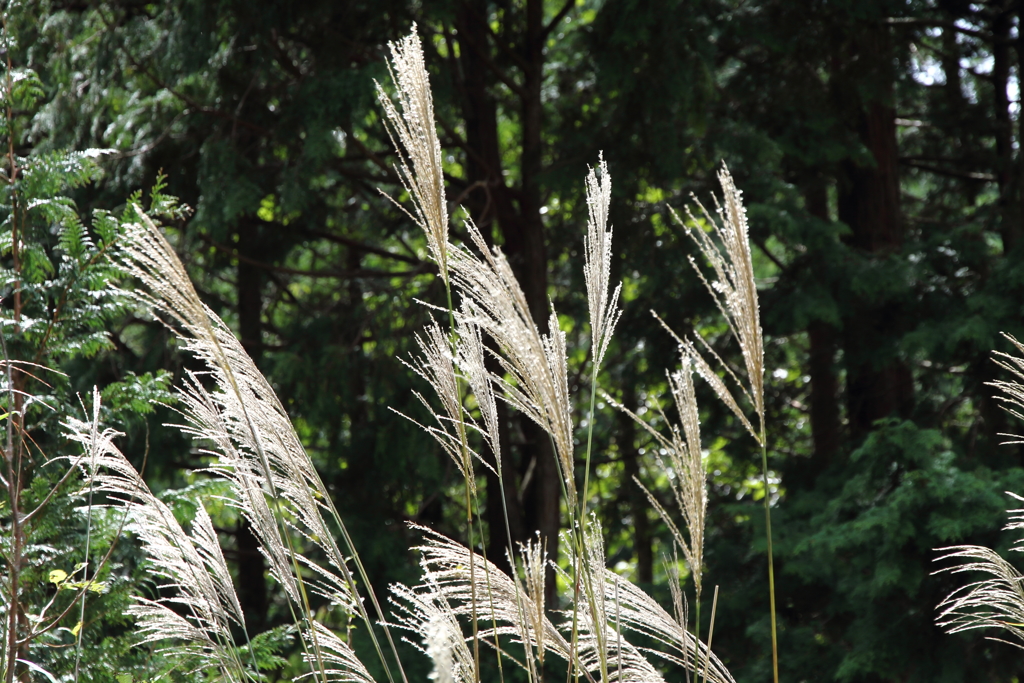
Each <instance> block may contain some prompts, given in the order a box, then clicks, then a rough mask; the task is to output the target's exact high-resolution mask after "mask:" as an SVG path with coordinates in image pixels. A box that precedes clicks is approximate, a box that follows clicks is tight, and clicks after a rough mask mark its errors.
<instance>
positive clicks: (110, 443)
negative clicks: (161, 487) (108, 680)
mask: <svg viewBox="0 0 1024 683" xmlns="http://www.w3.org/2000/svg"><path fill="white" fill-rule="evenodd" d="M93 402H94V411H93V420H92V421H90V422H83V421H80V420H75V419H71V420H69V421H68V423H67V424H66V425H65V428H66V430H67V431H66V435H67V437H68V438H69V439H70V440H71V441H74V442H78V443H79V444H81V446H82V448H83V449H84V451H85V453H86V458H85V459H87V460H89V461H90V466H89V467H88V469H86V468H85V467H84V465H82V463H81V462H79V466H80V467H81V468H82V469H83V473H84V474H85V475H86V477H87V481H88V482H89V486H90V488H91V489H92V491H94V492H95V493H99V494H102V495H105V496H106V497H107V500H108V505H109V506H110V507H112V508H115V509H120V510H124V511H125V513H126V514H127V524H126V526H125V530H126V531H128V532H132V533H134V534H136V536H137V537H138V539H139V541H140V542H141V544H142V549H143V551H144V552H145V553H146V555H147V556H148V557H149V559H150V565H151V570H150V571H151V572H152V574H153V575H154V576H155V577H157V578H158V580H159V581H160V586H161V588H162V589H163V590H167V591H169V592H170V593H171V595H169V596H168V597H163V598H159V599H156V600H149V599H146V598H142V597H135V598H134V600H135V604H134V605H132V606H130V607H129V608H128V610H127V612H128V614H129V615H131V616H133V617H135V618H136V620H137V633H138V636H139V638H140V640H139V642H140V644H146V643H160V644H161V646H160V647H159V648H158V649H157V652H158V653H159V654H162V655H171V656H188V657H193V658H195V661H196V665H195V669H193V670H192V671H189V672H187V673H195V672H196V671H199V670H216V671H219V672H220V673H221V675H222V676H223V677H224V678H225V679H226V680H229V681H242V680H246V679H247V678H248V672H247V671H246V667H245V666H244V665H243V664H242V662H241V661H240V660H239V658H238V649H237V647H236V645H235V642H234V638H233V636H232V628H244V623H245V622H244V620H243V618H242V609H241V606H240V604H239V602H238V597H237V595H236V594H235V589H234V585H233V583H232V579H231V573H230V571H229V570H228V567H227V563H226V562H225V561H224V556H223V554H222V553H221V550H220V545H219V542H218V540H217V532H216V531H215V530H214V528H213V522H212V521H211V519H210V516H209V515H208V514H207V512H206V508H205V507H203V505H202V504H201V503H200V504H199V505H197V507H196V516H195V518H194V520H193V522H192V534H191V536H190V535H189V534H187V533H185V531H184V529H182V527H181V525H180V524H179V523H178V521H177V520H176V519H175V517H174V513H172V512H171V510H170V509H169V508H168V507H167V506H166V505H165V504H164V503H163V501H161V500H159V499H158V498H157V497H156V496H154V495H153V493H152V492H151V491H150V490H149V487H148V486H146V483H145V482H144V481H143V480H142V478H141V477H140V476H139V474H138V472H137V471H136V470H135V468H134V467H132V465H131V463H129V462H128V460H127V459H126V458H125V457H124V455H123V454H122V453H121V452H120V451H119V450H118V449H117V447H116V446H115V445H114V439H115V438H116V437H117V436H120V434H119V433H118V432H115V431H113V430H110V429H101V427H100V425H99V421H98V414H99V394H98V392H94V394H93ZM172 605H173V606H176V607H177V609H172V608H171V606H172ZM175 641H176V642H175Z"/></svg>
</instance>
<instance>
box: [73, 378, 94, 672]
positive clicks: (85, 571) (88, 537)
mask: <svg viewBox="0 0 1024 683" xmlns="http://www.w3.org/2000/svg"><path fill="white" fill-rule="evenodd" d="M93 400H96V399H95V398H94V399H93ZM98 428H99V427H98V426H96V425H95V424H94V426H93V430H92V448H91V452H92V467H91V468H90V469H91V471H92V478H93V479H95V478H96V430H97V429H98ZM92 491H93V487H92V486H90V487H89V504H88V509H89V512H88V516H87V517H86V522H85V561H84V566H83V567H82V582H83V583H84V584H85V586H86V587H88V586H89V551H90V544H91V541H92ZM88 592H89V591H88V590H83V591H82V601H81V607H80V608H79V610H78V637H77V638H76V639H75V683H78V672H79V667H80V665H81V662H82V635H83V634H84V633H85V596H86V593H88Z"/></svg>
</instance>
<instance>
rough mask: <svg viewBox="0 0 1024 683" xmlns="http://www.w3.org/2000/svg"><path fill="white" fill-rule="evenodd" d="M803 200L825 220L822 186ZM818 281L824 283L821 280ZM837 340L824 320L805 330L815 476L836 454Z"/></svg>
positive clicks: (808, 191) (812, 189)
mask: <svg viewBox="0 0 1024 683" xmlns="http://www.w3.org/2000/svg"><path fill="white" fill-rule="evenodd" d="M804 200H805V205H806V207H807V212H808V213H809V214H811V215H812V216H814V217H815V218H817V219H818V220H821V221H828V220H829V215H828V192H827V188H826V186H825V184H824V183H822V182H818V183H815V184H814V185H812V186H810V187H808V188H807V189H806V190H805V192H804ZM818 280H819V281H827V280H826V278H824V277H819V278H818ZM838 336H839V334H838V330H836V328H835V326H834V325H832V324H831V323H828V322H826V321H824V320H814V321H812V322H811V323H810V324H809V325H808V327H807V337H808V340H809V342H810V354H809V356H810V357H809V358H808V373H809V374H810V377H811V396H810V404H811V405H810V419H811V438H812V440H813V442H814V463H813V466H812V467H811V468H810V469H811V470H812V471H813V473H815V474H817V473H820V472H821V471H823V470H824V469H825V468H827V467H828V464H829V463H830V462H831V460H832V458H833V456H834V455H835V454H836V452H837V451H838V450H839V441H840V427H841V423H840V415H839V380H838V378H837V377H836V368H835V360H836V350H837V342H838Z"/></svg>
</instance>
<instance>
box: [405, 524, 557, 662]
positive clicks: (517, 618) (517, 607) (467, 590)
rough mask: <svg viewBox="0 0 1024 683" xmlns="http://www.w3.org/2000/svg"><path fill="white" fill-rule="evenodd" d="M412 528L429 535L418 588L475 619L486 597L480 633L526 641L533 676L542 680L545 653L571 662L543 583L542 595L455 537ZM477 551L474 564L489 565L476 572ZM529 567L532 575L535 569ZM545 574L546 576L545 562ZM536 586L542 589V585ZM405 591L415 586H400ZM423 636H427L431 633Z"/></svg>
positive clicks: (423, 548) (422, 547)
mask: <svg viewBox="0 0 1024 683" xmlns="http://www.w3.org/2000/svg"><path fill="white" fill-rule="evenodd" d="M412 528H413V529H416V530H418V531H420V532H422V533H423V534H424V536H425V540H424V543H423V544H422V545H420V546H418V547H417V548H416V549H417V550H418V551H419V552H420V553H421V556H422V559H421V565H422V566H423V570H424V577H423V579H421V581H420V584H419V586H418V587H417V589H416V591H415V592H420V591H427V592H430V591H436V592H437V593H439V594H440V595H441V596H443V597H444V600H445V601H446V603H447V604H448V606H449V608H450V609H451V611H452V613H453V614H455V615H456V616H458V617H462V618H469V619H472V618H474V606H473V604H472V602H473V595H474V594H475V595H477V596H481V595H482V596H484V597H483V598H482V599H481V598H480V597H477V598H476V605H475V618H476V619H477V620H478V622H479V623H480V625H482V626H484V628H483V629H481V630H480V632H479V637H480V638H481V639H484V640H486V639H487V638H496V637H501V636H509V637H511V639H512V641H513V642H518V643H520V644H522V645H523V646H524V648H525V649H526V651H527V661H526V662H519V664H520V665H521V666H523V667H524V668H525V669H526V670H527V672H528V673H529V675H530V679H531V680H538V678H537V676H536V672H537V670H538V669H537V666H538V662H542V661H543V657H544V653H545V652H554V653H555V655H556V656H558V657H561V658H562V659H564V660H566V661H569V659H570V657H571V649H570V647H569V643H568V642H566V640H565V638H563V637H562V634H561V633H559V631H558V629H557V628H555V626H554V624H552V623H551V621H550V620H548V618H547V616H546V615H545V614H544V602H543V583H541V584H540V586H539V587H540V590H541V593H539V594H537V593H536V592H535V591H534V590H531V589H530V588H529V587H528V586H529V585H530V584H529V583H528V586H527V587H524V586H523V585H522V584H521V583H518V579H517V578H515V579H514V578H512V577H509V576H508V575H507V574H505V573H504V572H502V571H501V570H500V569H498V567H497V566H496V565H494V564H493V563H491V562H489V561H488V560H485V559H484V558H483V557H481V556H479V555H476V554H475V553H471V552H470V550H469V549H468V548H466V547H465V546H463V545H461V544H459V543H456V542H455V541H453V540H451V539H450V538H448V537H446V536H443V535H441V534H439V533H437V532H434V531H431V530H430V529H427V528H425V527H419V526H413V527H412ZM471 555H472V556H473V559H472V563H473V564H475V565H476V566H478V567H483V568H484V570H483V571H479V570H478V571H476V572H475V574H474V575H472V576H471V574H470V571H469V567H470V564H471V559H470V558H471ZM538 557H539V558H541V559H540V561H541V562H543V559H542V558H543V555H534V556H533V557H532V559H531V560H530V562H535V561H536V560H537V559H538ZM527 571H528V573H529V569H528V570H527ZM540 573H541V575H543V564H541V566H540ZM533 585H534V587H535V588H536V583H534V584H533ZM399 590H400V591H409V590H411V589H408V588H405V587H399ZM421 635H423V636H424V637H425V636H426V633H425V632H423V633H421ZM506 654H507V653H506Z"/></svg>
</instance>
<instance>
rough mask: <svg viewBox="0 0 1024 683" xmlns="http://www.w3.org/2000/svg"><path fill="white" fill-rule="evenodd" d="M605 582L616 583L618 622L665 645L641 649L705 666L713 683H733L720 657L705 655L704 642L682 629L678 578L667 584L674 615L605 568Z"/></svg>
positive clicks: (685, 663) (683, 612) (683, 618)
mask: <svg viewBox="0 0 1024 683" xmlns="http://www.w3.org/2000/svg"><path fill="white" fill-rule="evenodd" d="M605 582H606V584H611V583H614V584H615V585H617V587H618V594H617V595H618V606H617V610H618V611H617V613H616V617H617V620H618V621H619V622H620V623H621V624H622V626H623V627H624V628H627V629H629V630H631V631H634V632H636V633H640V634H642V635H644V636H647V637H649V638H651V639H652V640H654V641H656V642H657V643H658V644H660V645H661V646H663V647H664V648H665V649H648V648H643V651H644V652H648V653H650V654H653V655H656V656H658V657H661V658H662V659H664V660H666V661H669V662H672V663H674V664H677V665H679V666H682V667H684V668H686V669H689V670H690V671H697V672H701V671H703V669H704V668H705V667H707V679H708V680H710V681H714V682H715V683H734V682H733V677H732V674H730V673H729V671H728V669H726V668H725V666H724V665H723V664H722V662H721V660H719V659H718V657H716V656H715V655H714V654H711V655H710V658H709V653H708V648H707V646H706V645H705V644H704V643H701V642H699V641H698V640H697V639H696V638H694V636H693V634H692V633H690V632H689V631H687V630H686V627H685V623H686V616H685V615H686V608H685V606H684V601H683V597H682V592H681V591H680V590H679V585H678V581H672V582H671V583H670V584H669V586H670V587H671V588H673V602H674V603H675V604H676V610H677V612H678V616H677V617H676V618H673V617H671V616H669V614H668V612H666V611H665V610H664V609H663V608H662V607H661V605H659V604H658V603H657V602H656V601H655V600H654V599H653V598H651V597H650V596H649V595H647V594H646V593H644V592H643V591H642V590H640V589H639V588H637V587H636V586H635V585H633V584H632V583H630V582H629V581H627V580H625V579H623V578H622V577H620V576H618V575H616V574H614V573H612V572H610V571H606V572H605ZM709 660H710V664H709Z"/></svg>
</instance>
